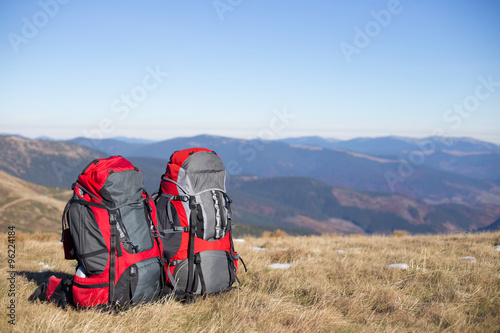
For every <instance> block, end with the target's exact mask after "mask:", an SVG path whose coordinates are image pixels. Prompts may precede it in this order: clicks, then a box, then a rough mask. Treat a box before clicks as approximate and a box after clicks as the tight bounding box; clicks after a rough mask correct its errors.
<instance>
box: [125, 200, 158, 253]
mask: <svg viewBox="0 0 500 333" xmlns="http://www.w3.org/2000/svg"><path fill="white" fill-rule="evenodd" d="M120 213H121V216H122V221H123V225H124V226H125V229H127V232H128V236H129V238H130V242H132V244H134V245H135V246H137V252H143V251H147V250H150V249H151V248H152V247H153V239H152V238H151V231H150V229H149V228H150V227H149V222H148V221H147V219H146V214H145V212H144V203H143V202H142V201H141V202H139V203H135V204H131V205H127V206H124V207H122V208H120Z"/></svg>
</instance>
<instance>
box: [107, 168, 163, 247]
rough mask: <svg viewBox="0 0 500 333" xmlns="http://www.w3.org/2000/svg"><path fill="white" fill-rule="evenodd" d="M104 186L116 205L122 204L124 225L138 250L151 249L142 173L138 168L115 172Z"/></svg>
mask: <svg viewBox="0 0 500 333" xmlns="http://www.w3.org/2000/svg"><path fill="white" fill-rule="evenodd" d="M103 187H104V188H105V189H106V191H108V193H109V194H110V195H111V198H112V199H113V202H114V203H115V205H116V207H118V206H122V207H121V208H120V214H121V217H122V221H123V225H124V226H125V229H126V230H127V233H128V235H129V237H130V241H131V242H132V244H134V245H136V246H137V247H138V252H142V251H146V250H149V249H151V248H152V247H153V240H152V239H151V234H150V230H149V223H148V222H147V220H146V215H145V212H144V203H143V197H142V191H143V182H142V174H141V173H140V172H139V171H136V170H127V171H120V172H115V173H112V174H110V175H109V176H108V178H107V179H106V182H105V183H104V186H103ZM123 205H125V206H123Z"/></svg>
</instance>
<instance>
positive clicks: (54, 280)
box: [45, 275, 62, 301]
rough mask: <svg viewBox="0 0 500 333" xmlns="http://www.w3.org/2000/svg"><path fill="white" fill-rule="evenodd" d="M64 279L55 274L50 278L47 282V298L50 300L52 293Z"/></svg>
mask: <svg viewBox="0 0 500 333" xmlns="http://www.w3.org/2000/svg"><path fill="white" fill-rule="evenodd" d="M61 281H62V279H59V278H56V277H55V276H54V275H52V276H51V277H50V278H49V282H48V283H47V292H46V294H45V295H46V296H47V299H48V300H49V301H50V298H51V297H52V294H53V293H54V290H56V288H57V286H58V285H59V283H61Z"/></svg>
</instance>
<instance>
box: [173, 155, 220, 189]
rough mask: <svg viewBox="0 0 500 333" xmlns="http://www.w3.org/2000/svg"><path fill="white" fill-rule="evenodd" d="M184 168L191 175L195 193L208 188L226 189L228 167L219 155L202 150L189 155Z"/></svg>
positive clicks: (190, 178)
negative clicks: (226, 167)
mask: <svg viewBox="0 0 500 333" xmlns="http://www.w3.org/2000/svg"><path fill="white" fill-rule="evenodd" d="M182 168H183V169H184V170H185V171H186V174H187V175H188V177H189V180H190V182H191V186H192V188H193V191H194V193H199V192H201V191H203V190H206V189H220V190H221V191H224V192H225V191H226V186H225V181H226V169H225V167H224V164H223V163H222V160H221V158H220V157H219V156H217V155H215V154H214V153H210V152H206V151H200V152H197V153H195V154H193V155H191V156H190V157H188V158H187V159H186V160H185V161H184V163H183V164H182Z"/></svg>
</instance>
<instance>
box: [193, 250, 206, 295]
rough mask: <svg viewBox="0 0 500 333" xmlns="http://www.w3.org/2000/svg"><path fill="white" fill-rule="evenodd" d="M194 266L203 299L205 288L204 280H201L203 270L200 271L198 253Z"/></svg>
mask: <svg viewBox="0 0 500 333" xmlns="http://www.w3.org/2000/svg"><path fill="white" fill-rule="evenodd" d="M195 264H196V269H195V275H198V277H199V280H200V283H201V294H202V295H203V297H206V293H207V287H206V285H205V279H204V278H203V270H202V269H201V257H200V254H199V253H198V254H196V256H195Z"/></svg>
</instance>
